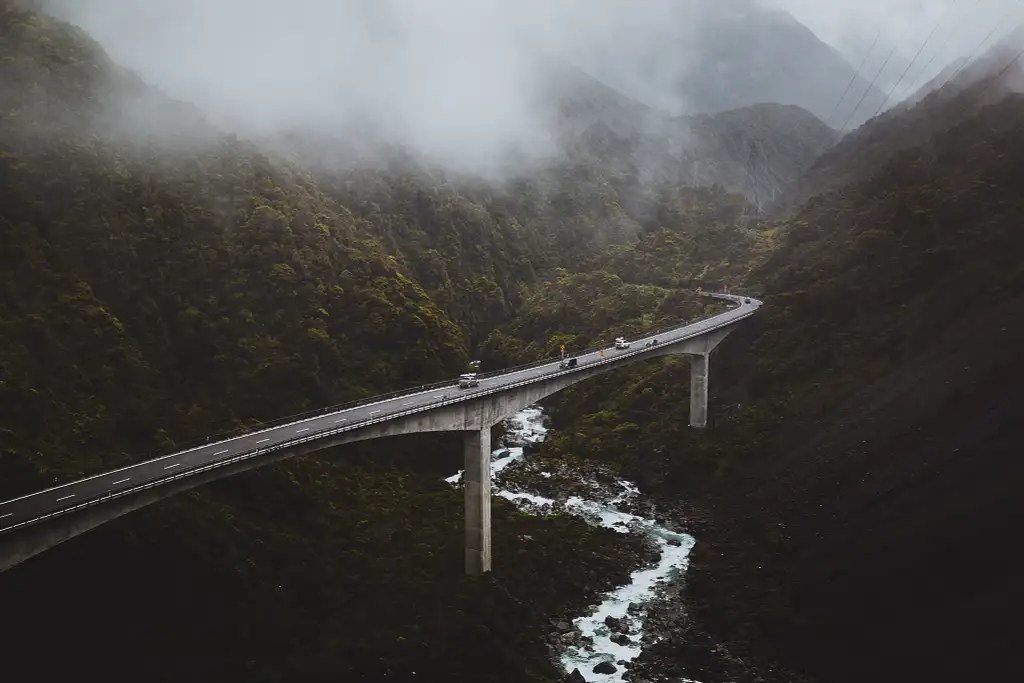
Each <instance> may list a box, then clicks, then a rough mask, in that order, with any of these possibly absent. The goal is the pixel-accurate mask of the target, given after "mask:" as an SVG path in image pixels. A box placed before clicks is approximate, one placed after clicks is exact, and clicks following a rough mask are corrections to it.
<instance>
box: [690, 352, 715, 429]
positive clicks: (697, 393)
mask: <svg viewBox="0 0 1024 683" xmlns="http://www.w3.org/2000/svg"><path fill="white" fill-rule="evenodd" d="M710 366H711V354H710V353H701V354H695V355H692V356H690V426H691V427H698V428H700V429H703V428H704V427H707V425H708V370H709V369H710Z"/></svg>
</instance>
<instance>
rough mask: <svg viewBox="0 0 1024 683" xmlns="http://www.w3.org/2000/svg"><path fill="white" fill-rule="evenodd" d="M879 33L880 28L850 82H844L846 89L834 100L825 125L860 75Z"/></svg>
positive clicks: (880, 31)
mask: <svg viewBox="0 0 1024 683" xmlns="http://www.w3.org/2000/svg"><path fill="white" fill-rule="evenodd" d="M881 35H882V29H878V32H877V33H875V39H874V40H873V41H872V42H871V47H869V48H868V51H867V54H865V55H864V59H862V60H860V66H858V67H857V70H856V71H855V72H854V73H853V76H852V77H851V78H850V82H849V83H847V84H846V90H844V91H843V94H842V95H840V97H839V101H838V102H836V106H835V107H834V108H833V109H832V113H831V114H829V115H828V118H827V119H825V125H826V126H827V125H828V123H829V121H831V120H832V117H833V116H835V115H836V112H837V111H839V105H840V104H842V103H843V100H844V99H846V94H847V93H848V92H850V87H851V86H853V82H854V81H855V80H857V76H860V71H861V69H863V68H864V64H866V63H867V61H868V57H870V56H871V51H872V50H874V49H875V44H876V43H877V42H878V38H879V36H881Z"/></svg>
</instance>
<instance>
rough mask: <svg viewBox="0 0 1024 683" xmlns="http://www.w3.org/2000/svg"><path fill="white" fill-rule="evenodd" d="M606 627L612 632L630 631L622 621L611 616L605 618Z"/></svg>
mask: <svg viewBox="0 0 1024 683" xmlns="http://www.w3.org/2000/svg"><path fill="white" fill-rule="evenodd" d="M604 625H605V626H607V627H608V628H610V629H611V630H612V631H619V632H620V633H621V632H623V631H626V630H628V629H627V627H626V625H625V624H624V623H622V619H618V618H616V617H613V616H610V615H609V616H607V617H605V618H604Z"/></svg>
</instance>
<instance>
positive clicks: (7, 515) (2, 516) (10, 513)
mask: <svg viewBox="0 0 1024 683" xmlns="http://www.w3.org/2000/svg"><path fill="white" fill-rule="evenodd" d="M13 514H14V513H13V512H8V513H7V514H6V515H0V519H3V518H4V517H10V516H11V515H13Z"/></svg>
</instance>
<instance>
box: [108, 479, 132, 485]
mask: <svg viewBox="0 0 1024 683" xmlns="http://www.w3.org/2000/svg"><path fill="white" fill-rule="evenodd" d="M131 480H132V478H131V477H128V478H127V479H118V480H117V481H112V482H110V485H111V486H117V485H118V484H123V483H125V482H126V481H131Z"/></svg>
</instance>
